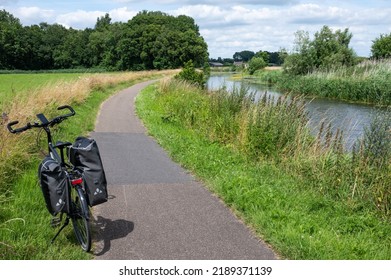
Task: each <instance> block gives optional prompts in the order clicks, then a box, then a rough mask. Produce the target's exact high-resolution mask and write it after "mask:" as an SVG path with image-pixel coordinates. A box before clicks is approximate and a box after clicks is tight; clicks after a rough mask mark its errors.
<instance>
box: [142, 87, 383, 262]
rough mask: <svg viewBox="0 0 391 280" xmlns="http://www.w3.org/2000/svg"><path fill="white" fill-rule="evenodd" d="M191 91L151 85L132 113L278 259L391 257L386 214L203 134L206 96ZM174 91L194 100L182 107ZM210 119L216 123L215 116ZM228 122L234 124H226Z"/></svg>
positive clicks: (296, 171) (279, 164)
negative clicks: (199, 124) (201, 125)
mask: <svg viewBox="0 0 391 280" xmlns="http://www.w3.org/2000/svg"><path fill="white" fill-rule="evenodd" d="M194 92H195V89H191V90H189V91H188V92H183V93H181V94H179V95H176V94H175V93H172V94H170V92H164V93H162V92H160V89H159V88H158V87H156V86H150V87H148V88H147V89H146V90H145V91H144V92H143V93H142V94H141V95H139V96H138V98H137V100H136V108H137V112H138V115H139V116H140V117H141V118H142V119H143V121H144V124H145V125H146V127H147V128H148V131H149V133H150V134H151V135H152V136H154V137H155V138H156V139H157V141H158V142H159V143H160V145H162V146H163V147H164V148H165V149H166V150H168V152H169V153H170V155H171V156H172V157H173V158H174V160H176V161H177V162H179V163H180V164H182V165H183V166H184V167H185V168H187V169H189V170H191V171H192V172H193V173H195V174H196V176H197V177H198V178H199V179H200V180H202V181H203V182H204V183H205V185H206V186H207V187H208V188H209V189H210V190H211V191H212V192H214V193H215V194H217V195H218V196H219V197H220V198H221V199H222V200H223V201H224V202H225V203H226V204H227V205H228V206H229V207H231V208H232V209H233V210H234V211H235V213H237V215H238V216H239V217H240V218H241V219H243V220H244V221H245V222H246V224H248V225H249V226H250V227H251V228H253V229H254V231H255V232H256V233H257V234H258V236H259V237H261V238H263V239H264V240H265V241H266V242H267V243H269V244H270V245H271V246H272V247H273V248H274V249H275V250H276V251H277V252H278V254H279V255H281V257H282V258H287V259H322V260H324V259H353V260H356V259H370V260H373V259H385V260H388V259H390V258H391V237H390V236H391V235H390V233H391V225H390V223H389V220H388V219H387V218H385V217H384V216H382V215H379V214H378V212H376V211H374V210H373V208H371V207H366V206H365V205H364V204H363V203H361V204H360V203H354V202H353V203H347V202H346V200H342V199H338V198H337V199H336V197H335V196H334V195H329V194H328V193H326V194H325V193H324V192H323V191H321V190H319V189H318V188H316V187H314V181H313V178H311V177H308V176H304V175H303V173H302V172H301V171H300V170H299V169H300V168H291V167H292V166H291V165H287V164H286V161H282V160H280V161H279V160H275V159H274V160H273V159H272V158H270V157H263V158H260V159H259V160H253V154H252V153H250V154H249V155H250V156H248V154H247V153H246V152H244V151H242V150H240V149H235V148H234V146H233V142H230V141H227V138H226V137H225V136H224V137H222V138H221V139H217V138H218V137H217V136H216V128H212V127H211V128H210V132H212V134H213V135H212V137H208V136H206V135H205V133H203V131H202V129H201V130H199V129H198V128H196V127H195V126H194V124H195V122H196V120H197V117H199V118H201V119H203V121H205V122H208V113H207V112H205V111H203V110H198V111H197V112H198V113H197V115H195V114H196V110H195V109H194V108H205V106H206V102H208V101H206V98H207V97H205V96H203V95H202V93H200V94H201V96H198V95H197V96H196V97H193V94H194ZM181 95H183V96H185V99H186V100H187V102H186V104H193V105H194V106H195V107H191V108H190V109H189V108H184V107H183V106H182V105H184V103H181V100H180V96H181ZM167 100H169V102H167ZM168 103H170V104H171V105H167V104H168ZM172 104H174V105H172ZM214 104H215V103H214ZM167 106H175V107H177V108H178V110H180V111H183V116H184V117H185V118H186V119H187V121H185V122H182V121H181V120H179V118H182V117H181V116H180V115H181V113H180V111H179V112H178V113H176V114H172V113H168V111H167ZM170 108H172V107H170ZM191 109H194V110H191ZM229 120H232V119H229ZM213 121H214V122H215V123H217V124H219V119H216V118H215V119H214V120H213ZM277 121H279V122H281V120H277ZM223 123H224V122H221V123H220V125H217V128H218V127H221V126H222V125H223ZM288 123H289V122H288ZM230 129H233V131H235V129H236V128H235V126H233V127H232V126H231V127H230V128H228V130H225V131H228V132H229V131H231V130H230ZM233 134H235V133H233ZM223 135H226V134H223ZM250 139H252V138H250ZM221 140H222V141H221ZM265 140H266V139H265ZM296 160H297V159H296ZM288 161H289V160H288ZM307 167H308V166H307Z"/></svg>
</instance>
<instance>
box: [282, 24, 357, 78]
mask: <svg viewBox="0 0 391 280" xmlns="http://www.w3.org/2000/svg"><path fill="white" fill-rule="evenodd" d="M352 36H353V35H352V34H351V33H350V32H349V30H348V29H347V28H346V29H345V30H343V31H341V30H337V31H336V32H333V31H332V30H331V29H330V28H329V27H328V26H323V28H322V29H321V30H320V31H319V32H316V33H315V36H314V39H313V40H311V39H310V37H309V34H308V32H305V31H298V32H296V33H295V42H294V49H293V53H292V54H290V55H288V56H287V57H286V58H285V62H284V70H285V71H286V72H288V73H290V74H295V75H298V74H307V73H309V72H311V71H314V70H316V69H322V70H328V69H331V68H336V67H341V66H351V65H353V64H354V63H355V58H356V54H355V53H354V51H353V49H351V48H349V44H350V40H351V39H352Z"/></svg>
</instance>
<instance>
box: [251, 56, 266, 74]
mask: <svg viewBox="0 0 391 280" xmlns="http://www.w3.org/2000/svg"><path fill="white" fill-rule="evenodd" d="M266 66H267V63H266V62H265V60H264V59H263V58H262V57H257V56H254V57H253V58H252V59H251V60H250V62H249V63H248V72H249V74H250V75H252V74H254V72H255V71H257V70H261V69H263V68H265V67H266Z"/></svg>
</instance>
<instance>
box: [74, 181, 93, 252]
mask: <svg viewBox="0 0 391 280" xmlns="http://www.w3.org/2000/svg"><path fill="white" fill-rule="evenodd" d="M71 193H72V196H71V200H72V214H71V219H72V224H73V230H74V232H75V235H76V239H77V241H79V243H80V245H81V247H82V248H83V250H84V251H86V252H89V251H90V250H91V229H90V213H89V209H88V204H87V199H86V197H85V194H84V191H83V189H82V188H81V187H80V186H75V187H73V188H72V191H71Z"/></svg>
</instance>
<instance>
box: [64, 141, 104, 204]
mask: <svg viewBox="0 0 391 280" xmlns="http://www.w3.org/2000/svg"><path fill="white" fill-rule="evenodd" d="M69 161H70V162H71V163H72V164H73V165H74V166H75V167H76V168H78V169H81V170H82V172H83V179H84V186H85V188H86V192H87V199H88V205H90V206H95V205H98V204H101V203H104V202H106V201H107V199H108V193H107V181H106V175H105V171H104V169H103V164H102V159H101V157H100V153H99V149H98V145H97V143H96V141H95V140H94V139H91V138H86V137H78V138H77V139H76V141H75V143H74V144H73V145H72V146H71V147H70V149H69Z"/></svg>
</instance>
